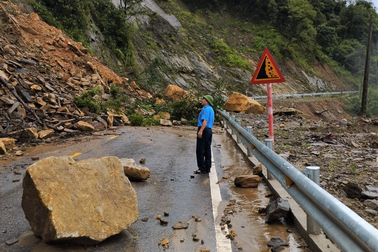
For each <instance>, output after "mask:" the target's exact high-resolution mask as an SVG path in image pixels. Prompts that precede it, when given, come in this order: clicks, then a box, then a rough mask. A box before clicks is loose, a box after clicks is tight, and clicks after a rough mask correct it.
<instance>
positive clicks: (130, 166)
mask: <svg viewBox="0 0 378 252" xmlns="http://www.w3.org/2000/svg"><path fill="white" fill-rule="evenodd" d="M121 162H122V166H123V169H124V172H125V175H126V176H127V177H128V178H129V179H130V180H131V181H142V180H147V179H148V178H149V177H150V169H148V168H147V167H143V166H140V165H137V164H136V163H135V160H134V159H132V158H122V159H121Z"/></svg>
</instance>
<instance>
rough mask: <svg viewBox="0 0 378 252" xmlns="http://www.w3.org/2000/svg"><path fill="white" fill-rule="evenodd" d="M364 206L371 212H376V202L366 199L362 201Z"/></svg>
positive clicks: (377, 206) (377, 204)
mask: <svg viewBox="0 0 378 252" xmlns="http://www.w3.org/2000/svg"><path fill="white" fill-rule="evenodd" d="M364 205H365V206H367V207H369V208H371V209H373V210H376V211H377V210H378V200H371V199H367V200H365V201H364Z"/></svg>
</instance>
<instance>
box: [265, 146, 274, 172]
mask: <svg viewBox="0 0 378 252" xmlns="http://www.w3.org/2000/svg"><path fill="white" fill-rule="evenodd" d="M265 145H266V146H268V148H269V149H271V150H273V139H265ZM266 176H267V179H274V177H273V175H272V173H270V171H269V170H268V168H267V173H266Z"/></svg>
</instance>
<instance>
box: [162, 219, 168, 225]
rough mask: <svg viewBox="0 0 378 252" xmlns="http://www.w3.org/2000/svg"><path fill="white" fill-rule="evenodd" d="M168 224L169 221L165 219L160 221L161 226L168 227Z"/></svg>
mask: <svg viewBox="0 0 378 252" xmlns="http://www.w3.org/2000/svg"><path fill="white" fill-rule="evenodd" d="M167 224H168V221H167V220H166V219H164V218H161V219H160V225H167Z"/></svg>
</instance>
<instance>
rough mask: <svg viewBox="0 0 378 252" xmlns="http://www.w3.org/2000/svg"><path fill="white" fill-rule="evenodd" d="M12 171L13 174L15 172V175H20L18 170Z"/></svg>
mask: <svg viewBox="0 0 378 252" xmlns="http://www.w3.org/2000/svg"><path fill="white" fill-rule="evenodd" d="M13 172H14V174H16V175H21V172H20V171H13Z"/></svg>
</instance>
